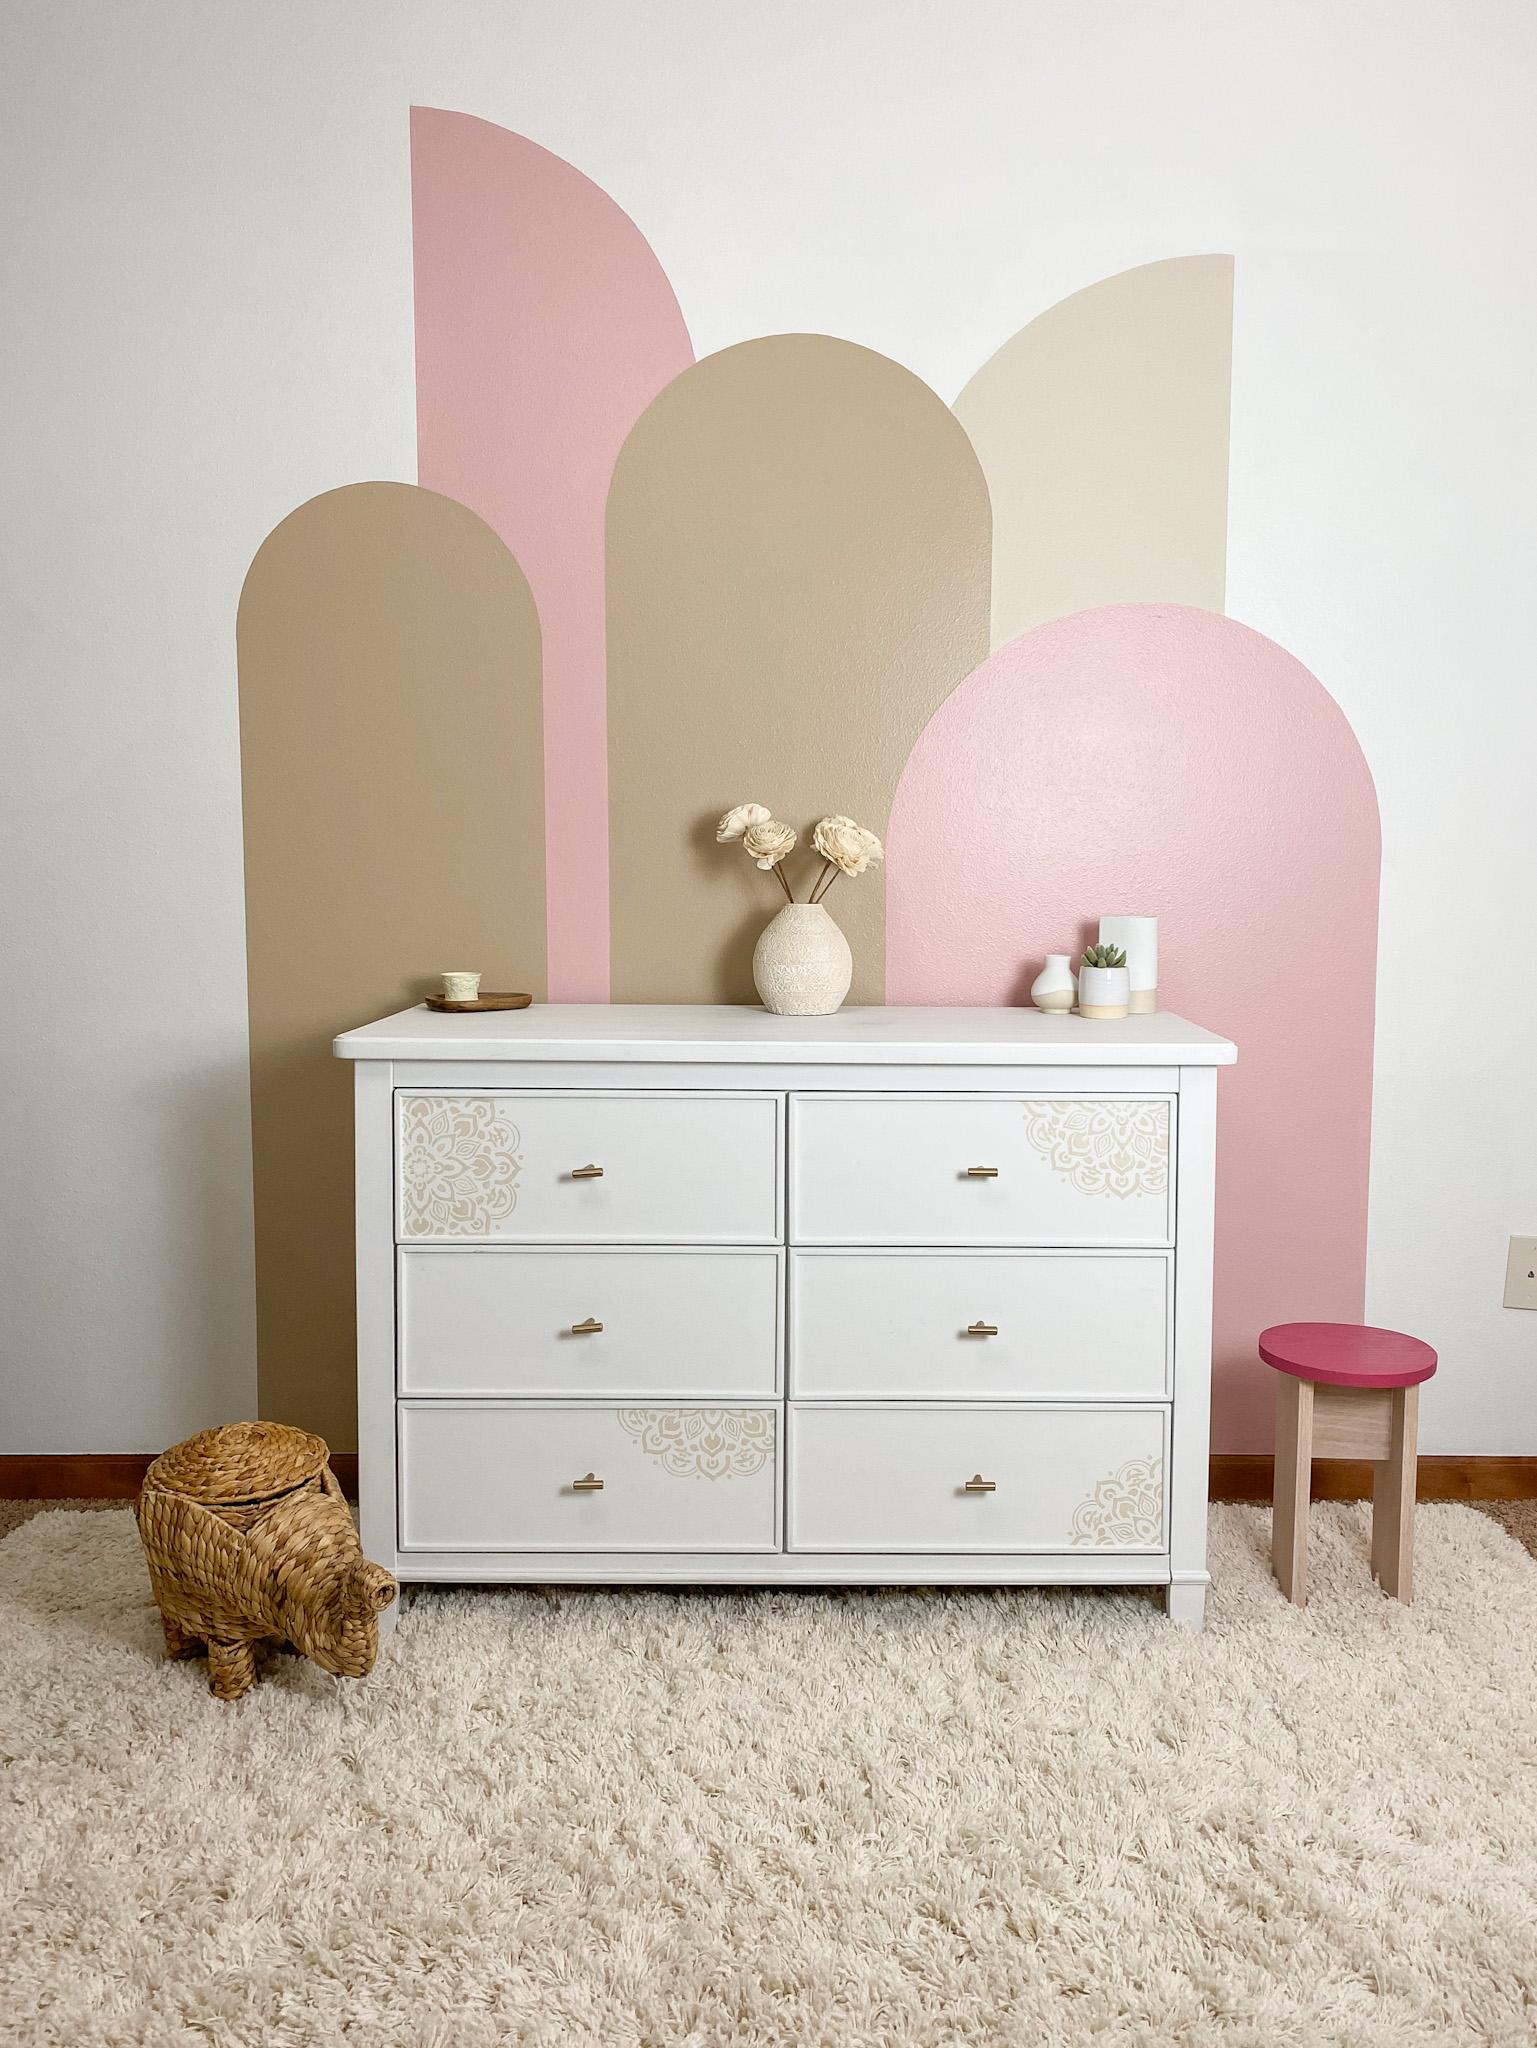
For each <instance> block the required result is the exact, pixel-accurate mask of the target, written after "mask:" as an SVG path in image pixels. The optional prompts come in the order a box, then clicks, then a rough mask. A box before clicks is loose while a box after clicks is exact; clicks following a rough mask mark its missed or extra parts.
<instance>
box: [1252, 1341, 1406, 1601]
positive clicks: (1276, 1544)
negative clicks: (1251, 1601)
mask: <svg viewBox="0 0 1537 2048" xmlns="http://www.w3.org/2000/svg"><path fill="white" fill-rule="evenodd" d="M1259 1355H1260V1357H1261V1358H1263V1359H1264V1361H1265V1363H1266V1365H1268V1366H1271V1367H1273V1368H1274V1370H1275V1371H1276V1373H1277V1374H1278V1375H1279V1377H1278V1379H1277V1380H1276V1425H1275V1500H1274V1508H1273V1512H1272V1516H1271V1524H1270V1555H1271V1563H1272V1565H1273V1567H1274V1569H1275V1575H1276V1578H1277V1580H1278V1581H1279V1583H1280V1587H1281V1591H1282V1592H1283V1593H1284V1594H1285V1595H1286V1597H1287V1599H1288V1600H1291V1601H1293V1602H1295V1604H1296V1605H1297V1606H1298V1607H1302V1606H1305V1605H1306V1603H1307V1556H1308V1496H1309V1494H1310V1492H1311V1490H1312V1489H1311V1481H1312V1474H1313V1459H1314V1457H1315V1455H1316V1456H1318V1457H1321V1458H1369V1459H1371V1460H1372V1461H1373V1462H1374V1464H1375V1465H1376V1468H1377V1469H1376V1475H1375V1478H1374V1480H1373V1484H1372V1577H1373V1578H1374V1579H1376V1580H1377V1582H1378V1583H1379V1585H1380V1586H1381V1587H1382V1589H1383V1591H1384V1592H1385V1593H1391V1594H1392V1595H1393V1596H1394V1597H1395V1598H1396V1599H1399V1600H1402V1601H1403V1602H1404V1604H1405V1606H1407V1605H1408V1603H1409V1601H1410V1600H1411V1599H1412V1598H1413V1597H1414V1491H1415V1487H1414V1481H1415V1452H1416V1447H1417V1444H1418V1440H1419V1402H1420V1387H1421V1385H1422V1384H1423V1382H1424V1381H1426V1380H1428V1379H1429V1378H1430V1377H1431V1375H1432V1374H1433V1373H1434V1371H1435V1369H1436V1354H1435V1352H1434V1351H1432V1350H1431V1348H1430V1346H1429V1345H1428V1344H1424V1343H1422V1342H1421V1341H1420V1339H1419V1338H1418V1337H1406V1336H1405V1335H1404V1334H1403V1332H1402V1331H1400V1330H1378V1329H1373V1328H1371V1327H1370V1326H1369V1325H1368V1326H1362V1325H1360V1324H1357V1323H1277V1324H1276V1325H1275V1327H1274V1328H1273V1329H1269V1330H1266V1331H1265V1332H1264V1333H1263V1334H1262V1335H1261V1337H1260V1340H1259Z"/></svg>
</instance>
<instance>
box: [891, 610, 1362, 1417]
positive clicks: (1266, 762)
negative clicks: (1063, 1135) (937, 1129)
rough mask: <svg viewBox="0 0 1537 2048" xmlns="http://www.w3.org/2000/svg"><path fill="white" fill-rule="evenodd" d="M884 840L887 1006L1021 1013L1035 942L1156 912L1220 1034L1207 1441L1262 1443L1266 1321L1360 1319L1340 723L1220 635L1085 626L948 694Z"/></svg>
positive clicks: (1260, 645) (1354, 777)
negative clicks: (1008, 1007) (1114, 917)
mask: <svg viewBox="0 0 1537 2048" xmlns="http://www.w3.org/2000/svg"><path fill="white" fill-rule="evenodd" d="M886 844H887V856H888V869H887V885H886V886H887V898H886V901H887V912H886V918H887V928H886V960H887V969H886V986H887V1000H888V1001H890V1002H893V1003H1019V1002H1022V1001H1026V1000H1028V995H1027V991H1028V989H1029V986H1030V983H1031V981H1032V980H1033V978H1034V976H1035V974H1036V972H1037V971H1038V968H1039V965H1040V962H1041V959H1042V957H1043V955H1044V954H1045V953H1046V952H1047V951H1048V950H1050V951H1054V952H1063V951H1071V952H1073V953H1077V952H1078V951H1079V950H1080V949H1081V947H1082V945H1083V944H1084V942H1085V940H1086V939H1088V938H1091V937H1092V936H1093V932H1094V927H1095V925H1096V923H1097V920H1098V918H1099V917H1100V916H1101V915H1102V914H1104V913H1107V912H1120V913H1130V914H1138V915H1153V916H1156V917H1157V918H1158V919H1159V978H1160V984H1161V988H1160V996H1161V1003H1162V1006H1163V1007H1164V1008H1165V1009H1169V1010H1175V1011H1178V1012H1180V1013H1181V1014H1183V1015H1185V1016H1188V1017H1193V1018H1195V1019H1197V1020H1198V1021H1199V1022H1200V1023H1203V1024H1206V1025H1209V1026H1211V1027H1212V1028H1213V1029H1215V1030H1218V1031H1221V1032H1224V1033H1226V1034H1227V1035H1228V1036H1229V1037H1231V1038H1233V1039H1234V1040H1235V1041H1236V1042H1237V1045H1238V1065H1237V1066H1236V1067H1235V1068H1232V1069H1230V1070H1227V1071H1226V1072H1224V1073H1223V1075H1222V1077H1221V1081H1220V1085H1219V1090H1218V1100H1219V1105H1220V1106H1219V1117H1218V1122H1219V1139H1218V1161H1217V1279H1216V1303H1215V1317H1216V1321H1215V1332H1214V1343H1213V1356H1214V1366H1215V1373H1216V1384H1215V1392H1214V1401H1215V1408H1214V1417H1213V1433H1214V1434H1213V1441H1214V1444H1215V1446H1216V1448H1218V1449H1220V1450H1229V1451H1233V1450H1244V1451H1247V1450H1257V1449H1262V1448H1264V1447H1266V1446H1267V1445H1268V1443H1269V1440H1270V1420H1269V1417H1270V1407H1269V1399H1270V1396H1269V1387H1268V1384H1267V1382H1268V1379H1269V1375H1268V1374H1267V1373H1266V1372H1265V1371H1264V1369H1263V1368H1262V1367H1260V1366H1258V1365H1257V1363H1256V1358H1255V1341H1256V1339H1257V1338H1258V1336H1259V1333H1260V1331H1261V1330H1262V1329H1264V1328H1265V1326H1266V1325H1267V1324H1269V1323H1276V1322H1292V1321H1342V1322H1350V1321H1360V1320H1361V1318H1362V1314H1363V1308H1364V1300H1365V1270H1366V1202H1367V1177H1368V1167H1369V1157H1370V1136H1371V1091H1372V1037H1373V1027H1374V1016H1375V1001H1376V953H1377V887H1378V869H1379V853H1380V843H1379V835H1378V825H1377V801H1376V793H1375V791H1374V789H1373V787H1372V780H1371V775H1370V772H1369V771H1368V769H1367V766H1366V762H1365V760H1364V758H1363V756H1362V754H1361V750H1360V748H1359V746H1358V745H1357V743H1356V739H1355V735H1354V734H1353V733H1352V731H1351V729H1350V726H1349V725H1348V723H1347V722H1346V719H1345V716H1344V714H1343V712H1341V710H1340V708H1339V706H1338V705H1337V704H1336V703H1335V702H1334V700H1333V698H1332V697H1330V696H1329V695H1328V693H1327V692H1326V691H1325V690H1324V688H1323V687H1322V685H1321V684H1320V683H1319V682H1318V681H1317V680H1316V679H1315V678H1314V677H1313V676H1311V675H1310V674H1309V673H1308V671H1307V670H1306V669H1305V668H1303V667H1302V665H1301V664H1300V663H1299V662H1297V661H1295V660H1293V658H1292V657H1291V656H1290V655H1289V654H1287V653H1286V652H1285V651H1284V650H1283V649H1282V648H1280V647H1277V646H1276V645H1275V644H1274V642H1273V641H1270V640H1266V639H1264V638H1263V637H1262V636H1261V635H1260V634H1258V633H1254V632H1251V631H1250V630H1249V629H1248V628H1247V627H1246V626H1241V625H1238V624H1237V623H1236V622H1234V621H1233V620H1231V619H1225V618H1219V617H1217V616H1216V615H1215V614H1214V613H1210V612H1205V611H1197V610H1193V609H1189V608H1187V607H1184V606H1179V605H1117V606H1112V607H1110V608H1108V609H1106V610H1102V611H1090V612H1080V613H1078V614H1076V615H1075V616H1073V617H1071V618H1065V619H1056V620H1053V621H1052V622H1051V623H1050V624H1048V625H1045V626H1040V627H1037V628H1036V629H1035V630H1034V631H1033V632H1030V633H1027V634H1024V635H1023V636H1022V637H1021V638H1019V639H1017V640H1013V641H1010V642H1009V643H1008V644H1007V645H1005V646H1003V647H1000V648H999V649H998V650H997V651H996V653H994V654H993V655H991V656H990V657H989V658H988V660H987V661H985V662H984V663H983V664H982V665H981V666H980V667H979V668H977V669H976V670H974V671H973V673H972V674H971V675H970V676H969V677H968V678H967V680H966V681H965V682H964V683H962V684H961V685H960V686H959V688H957V689H956V690H955V691H954V692H953V694H952V695H951V696H950V697H949V698H947V700H946V701H945V703H944V704H943V705H942V706H941V708H940V709H939V711H937V712H936V713H935V715H934V717H933V718H932V719H931V720H930V722H929V724H928V726H927V727H926V729H925V730H924V733H923V735H922V737H921V738H920V739H919V741H918V744H917V746H916V747H915V748H914V749H913V752H912V754H911V756H910V757H909V760H908V763H907V766H906V768H905V770H904V771H903V774H902V779H901V782H900V784H899V785H898V789H897V796H896V801H895V804H894V805H893V807H892V814H891V822H890V827H889V830H888V833H887V841H886ZM1084 1312H1085V1314H1089V1315H1092V1313H1093V1302H1092V1299H1091V1300H1088V1301H1086V1302H1085V1304H1084Z"/></svg>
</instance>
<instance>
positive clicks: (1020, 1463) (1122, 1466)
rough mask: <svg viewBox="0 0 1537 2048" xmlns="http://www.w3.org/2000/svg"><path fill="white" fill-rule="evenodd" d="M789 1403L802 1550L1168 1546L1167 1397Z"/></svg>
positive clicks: (793, 1507) (790, 1513) (793, 1538)
mask: <svg viewBox="0 0 1537 2048" xmlns="http://www.w3.org/2000/svg"><path fill="white" fill-rule="evenodd" d="M789 1412H790V1443H789V1452H788V1460H789V1474H790V1484H789V1500H788V1507H787V1518H788V1535H789V1543H788V1547H789V1548H790V1549H791V1550H889V1551H908V1550H912V1551H973V1550H977V1551H981V1550H1000V1551H1001V1550H1013V1551H1073V1550H1089V1551H1098V1552H1101V1553H1103V1552H1106V1551H1116V1552H1128V1551H1129V1552H1140V1551H1159V1550H1162V1549H1164V1548H1166V1537H1165V1533H1164V1532H1165V1524H1166V1517H1165V1512H1164V1486H1165V1480H1164V1472H1165V1464H1166V1457H1167V1429H1166V1419H1167V1414H1168V1411H1167V1410H1166V1409H1164V1408H1088V1407H1084V1408H1067V1407H1060V1408H1005V1407H998V1406H992V1407H983V1406H981V1405H978V1406H975V1407H969V1408H959V1407H951V1408H935V1407H911V1406H908V1407H892V1408H876V1407H860V1406H847V1407H831V1406H829V1407H804V1408H802V1407H794V1406H792V1407H791V1409H790V1411H789ZM969 1480H970V1481H976V1482H982V1483H983V1485H982V1486H979V1487H978V1488H977V1489H976V1490H973V1491H968V1490H967V1482H968V1481H969ZM988 1481H991V1482H992V1488H993V1490H991V1491H988V1490H983V1487H985V1483H986V1482H988Z"/></svg>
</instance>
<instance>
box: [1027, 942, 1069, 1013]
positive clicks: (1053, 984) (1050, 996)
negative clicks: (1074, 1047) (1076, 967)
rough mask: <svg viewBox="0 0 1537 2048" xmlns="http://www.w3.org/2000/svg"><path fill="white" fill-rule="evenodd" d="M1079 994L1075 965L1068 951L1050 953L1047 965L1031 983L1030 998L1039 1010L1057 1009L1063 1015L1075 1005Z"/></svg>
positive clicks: (1047, 957) (1047, 956)
mask: <svg viewBox="0 0 1537 2048" xmlns="http://www.w3.org/2000/svg"><path fill="white" fill-rule="evenodd" d="M1077 996H1078V984H1077V982H1076V981H1074V979H1073V967H1072V961H1071V959H1070V957H1069V956H1068V955H1067V954H1066V953H1048V954H1047V955H1046V965H1045V966H1044V967H1043V968H1042V969H1041V971H1040V973H1039V974H1038V975H1037V976H1036V977H1035V979H1034V981H1032V982H1031V984H1030V1000H1031V1002H1032V1003H1034V1005H1035V1007H1036V1008H1037V1009H1038V1010H1051V1011H1055V1012H1056V1013H1057V1014H1058V1015H1062V1014H1063V1013H1065V1012H1066V1011H1068V1010H1070V1009H1071V1008H1072V1007H1073V1004H1074V1002H1075V1001H1076V1000H1077Z"/></svg>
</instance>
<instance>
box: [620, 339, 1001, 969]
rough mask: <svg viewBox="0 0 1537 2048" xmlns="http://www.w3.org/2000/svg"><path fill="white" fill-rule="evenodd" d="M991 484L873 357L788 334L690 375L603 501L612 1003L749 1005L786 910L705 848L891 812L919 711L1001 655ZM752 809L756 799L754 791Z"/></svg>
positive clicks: (855, 910)
mask: <svg viewBox="0 0 1537 2048" xmlns="http://www.w3.org/2000/svg"><path fill="white" fill-rule="evenodd" d="M991 548H992V526H991V521H990V519H989V516H988V502H987V485H986V483H985V482H984V481H983V477H982V472H981V470H980V468H979V467H978V465H977V459H976V456H975V455H974V454H973V453H972V449H971V444H970V442H969V441H968V440H967V438H966V436H965V433H964V432H963V431H962V429H961V427H960V425H959V423H958V422H957V420H956V418H955V415H954V414H953V413H952V412H951V411H950V409H949V407H948V406H946V405H944V404H942V403H941V401H940V400H939V399H938V398H936V397H935V395H934V393H933V392H932V391H930V389H929V388H928V386H927V385H926V384H924V383H923V382H921V380H920V379H919V378H917V377H915V376H913V375H912V373H911V372H910V371H908V370H904V369H902V368H901V366H900V365H899V364H897V363H893V362H891V361H889V360H888V359H887V358H886V357H885V356H881V355H876V354H875V353H874V351H873V350H870V349H865V348H857V347H855V345H854V344H853V343H852V342H847V341H834V340H832V339H831V338H830V337H829V336H827V335H825V334H778V335H771V336H769V337H767V338H766V339H764V340H761V341H748V342H743V343H742V344H741V345H740V346H739V347H737V348H729V349H725V350H723V351H722V352H721V353H720V354H719V355H715V356H711V357H709V358H708V359H707V360H706V361H704V362H702V363H700V364H698V365H697V366H696V367H695V368H694V369H692V370H689V371H686V372H685V373H684V375H683V376H681V377H679V378H678V379H677V381H676V382H675V383H674V384H671V385H669V387H668V388H667V390H666V391H664V392H663V393H662V395H661V396H660V397H659V398H658V399H657V400H656V401H655V403H654V404H653V405H652V406H651V408H650V409H649V411H648V412H647V413H646V414H645V415H644V417H643V418H642V419H641V421H640V422H639V424H638V425H637V426H636V428H635V430H634V432H633V433H632V434H631V435H630V438H629V440H628V441H627V442H626V443H625V446H624V450H623V453H622V454H621V455H620V458H619V463H618V467H617V469H616V470H615V473H614V481H613V487H612V489H611V491H610V493H609V508H608V605H609V642H610V647H609V684H608V700H609V703H608V716H609V776H610V787H611V791H612V797H613V809H612V818H611V822H610V830H611V832H612V835H613V841H612V843H613V860H612V870H611V872H612V888H613V987H614V996H615V999H616V1000H617V1001H621V1002H650V1003H660V1002H699V1003H708V1002H731V1003H751V1002H756V1001H757V996H756V994H755V992H754V989H753V981H752V949H753V945H754V943H755V941H756V939H757V937H758V934H759V932H761V931H762V929H763V926H764V924H765V922H766V921H767V919H768V917H769V916H771V915H772V914H773V910H774V902H773V898H772V896H771V895H770V889H772V887H773V885H772V884H770V885H769V887H768V888H765V887H764V878H763V876H761V875H760V874H758V873H757V871H756V870H755V869H754V868H753V867H752V866H751V864H750V863H749V862H747V861H744V860H732V861H728V860H723V859H722V858H721V853H720V848H719V847H718V846H717V845H716V844H715V838H714V831H715V825H716V822H717V820H718V819H719V817H720V814H721V809H722V807H723V806H724V805H726V804H730V803H735V802H738V801H739V800H740V798H739V797H737V796H729V795H728V796H727V797H725V798H722V799H717V796H716V792H717V791H719V790H726V791H732V790H736V791H739V792H741V793H742V794H743V795H745V796H746V797H747V798H748V799H749V800H750V801H753V802H762V803H766V804H768V805H769V806H770V808H771V809H773V810H774V812H775V814H776V815H783V816H785V817H788V818H793V819H798V820H799V819H806V818H814V817H817V816H821V815H825V814H826V813H827V812H829V811H846V812H848V813H850V814H851V815H852V816H855V817H858V818H884V816H885V814H886V812H887V810H888V809H889V808H890V805H891V799H892V796H893V794H894V793H895V790H896V785H897V777H898V775H899V774H900V773H901V770H902V763H903V762H904V761H905V760H906V758H907V755H908V752H909V750H910V749H911V747H912V744H913V742H914V741H915V740H916V739H917V737H918V735H919V733H920V732H921V731H922V730H923V727H924V724H925V722H926V721H927V720H928V718H929V716H930V715H931V714H932V713H933V712H934V711H935V710H937V708H938V707H939V705H940V704H942V703H943V702H944V699H945V698H946V696H947V695H948V694H949V692H950V691H951V690H952V689H953V688H954V687H955V685H956V684H957V683H958V682H959V681H960V680H961V678H962V677H963V676H964V675H966V674H967V673H968V672H969V671H970V670H971V669H972V668H973V667H974V666H975V665H976V663H977V662H978V661H979V660H980V659H981V658H982V656H983V655H984V654H985V653H986V651H987V616H988V570H989V560H990V555H991ZM760 792H761V794H760ZM837 915H838V921H839V923H840V924H841V925H842V926H843V928H844V930H845V932H846V933H847V935H848V940H849V944H850V946H851V947H852V948H853V951H854V962H855V968H854V972H855V982H854V987H853V989H852V990H851V992H850V1000H851V1001H853V1002H866V1003H870V1002H874V1003H878V1002H880V1001H881V1000H882V993H883V988H884V983H885V973H884V965H883V962H884V955H885V930H884V926H885V913H884V902H883V887H882V880H881V875H880V870H879V869H877V870H875V871H874V872H873V873H871V874H867V875H865V876H864V877H862V878H861V880H860V883H859V886H858V888H857V889H849V890H846V891H840V892H839V896H838V899H837Z"/></svg>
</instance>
